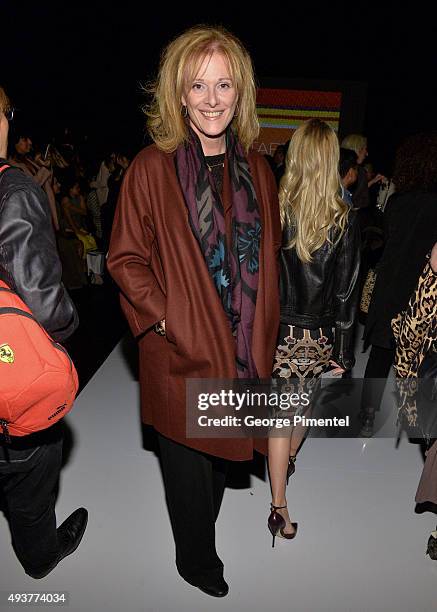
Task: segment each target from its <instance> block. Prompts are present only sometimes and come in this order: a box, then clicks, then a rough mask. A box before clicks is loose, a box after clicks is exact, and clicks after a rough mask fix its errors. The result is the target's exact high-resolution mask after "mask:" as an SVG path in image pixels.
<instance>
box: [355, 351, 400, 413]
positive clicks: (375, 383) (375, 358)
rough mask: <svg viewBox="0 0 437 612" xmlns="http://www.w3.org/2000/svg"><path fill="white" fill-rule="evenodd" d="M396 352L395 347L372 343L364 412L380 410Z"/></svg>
mask: <svg viewBox="0 0 437 612" xmlns="http://www.w3.org/2000/svg"><path fill="white" fill-rule="evenodd" d="M395 353H396V350H395V349H387V348H383V347H381V346H376V345H374V344H373V345H372V348H371V349H370V354H369V359H368V361H367V366H366V371H365V373H364V382H363V393H362V396H361V411H362V412H363V413H369V412H375V411H377V410H379V407H380V404H381V400H382V396H383V395H384V389H385V385H386V382H387V376H388V375H389V372H390V368H391V366H392V365H393V362H394V358H395Z"/></svg>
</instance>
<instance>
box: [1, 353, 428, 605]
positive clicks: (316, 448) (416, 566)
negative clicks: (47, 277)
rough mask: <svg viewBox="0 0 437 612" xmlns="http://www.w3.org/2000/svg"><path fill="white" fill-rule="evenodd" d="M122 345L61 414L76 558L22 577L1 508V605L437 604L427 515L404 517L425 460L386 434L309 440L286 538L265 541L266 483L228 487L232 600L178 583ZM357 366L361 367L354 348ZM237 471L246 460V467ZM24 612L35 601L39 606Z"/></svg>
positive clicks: (222, 534)
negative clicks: (84, 515)
mask: <svg viewBox="0 0 437 612" xmlns="http://www.w3.org/2000/svg"><path fill="white" fill-rule="evenodd" d="M124 355H125V350H123V345H122V344H120V345H119V346H118V347H117V348H116V349H115V350H114V351H113V353H112V354H111V355H110V357H109V358H108V360H107V361H106V362H105V364H104V365H103V366H102V367H101V369H100V370H99V371H98V372H97V373H96V374H95V376H94V378H93V379H92V380H91V382H90V383H89V384H88V385H87V387H86V388H85V389H84V391H83V392H82V393H81V395H80V397H79V399H78V400H77V405H76V407H75V410H74V411H73V412H72V413H71V415H70V416H69V417H68V423H69V426H70V427H71V429H72V433H73V436H74V447H73V451H72V454H71V456H70V458H69V462H68V464H67V466H66V468H65V469H64V471H63V473H62V485H61V491H60V495H59V500H58V505H57V513H58V520H59V522H61V521H62V520H64V518H65V517H66V516H68V514H70V512H71V511H72V510H74V509H75V508H76V507H78V506H81V505H83V506H86V507H87V508H88V510H89V515H90V518H89V526H88V529H87V532H86V534H85V538H84V540H83V542H82V543H81V545H80V547H79V549H78V550H77V552H76V553H75V554H74V555H72V556H70V557H68V558H67V559H65V560H64V561H63V562H62V563H61V564H60V565H59V566H58V567H57V568H56V569H55V570H54V571H53V572H52V574H50V575H49V576H48V577H47V578H46V579H44V580H41V581H34V580H32V579H31V578H28V577H27V576H26V575H24V573H23V572H22V569H21V566H20V565H19V563H18V561H17V560H16V558H15V556H14V554H13V552H12V549H11V547H10V540H9V531H8V528H7V525H6V522H5V521H4V519H3V517H2V516H0V568H1V569H0V592H1V593H0V597H1V603H0V609H1V610H3V609H5V610H8V609H11V610H12V609H13V607H12V606H11V605H9V604H7V597H6V595H7V593H11V592H42V591H49V592H54V591H58V592H59V591H67V592H68V593H69V598H70V600H69V606H68V610H69V611H70V612H78V611H83V612H89V611H90V612H91V611H100V610H102V611H103V610H104V611H105V612H112V611H114V612H185V611H186V612H204V611H206V610H208V611H209V610H211V611H214V610H229V611H231V610H232V611H233V612H245V611H250V612H267V611H268V612H286V611H288V610H293V611H295V612H307V611H308V612H328V611H329V612H331V611H332V612H346V611H351V612H370V611H371V612H377V611H378V612H379V611H384V612H391V611H396V612H422V611H427V612H428V611H431V610H436V609H437V580H436V579H437V562H435V561H431V560H430V559H429V558H428V557H425V548H426V541H427V538H428V534H429V532H430V531H431V530H432V529H433V528H435V522H436V521H435V517H434V516H433V515H431V514H423V515H417V514H415V513H414V494H415V490H416V487H417V482H418V478H419V474H420V471H421V468H422V459H421V456H420V453H419V449H418V447H417V446H414V445H411V444H409V443H408V441H407V440H405V439H403V440H401V442H400V445H399V446H398V448H396V447H395V441H394V440H393V439H389V438H375V439H371V440H369V441H366V442H364V441H363V440H359V439H308V440H307V442H306V443H305V445H304V447H303V449H302V452H301V453H300V455H299V458H298V464H297V469H296V474H295V475H294V476H293V482H292V485H291V488H290V489H289V493H288V497H289V504H290V507H291V508H292V517H293V520H297V521H298V522H299V532H298V535H297V537H296V539H295V540H292V541H286V540H279V541H277V545H276V546H275V548H274V549H272V548H271V536H270V534H269V532H268V531H267V528H266V519H267V516H268V505H269V489H268V483H267V482H266V481H265V480H262V479H261V478H260V477H259V476H254V475H250V479H249V484H248V486H247V488H228V489H227V490H226V492H225V497H224V501H223V506H222V509H221V513H220V517H219V520H218V523H217V547H218V552H219V554H220V556H221V558H222V559H223V561H224V563H225V577H226V579H227V580H228V582H229V585H230V592H229V595H228V596H227V597H226V598H224V599H221V600H216V599H213V598H211V597H208V596H207V595H204V594H203V593H201V592H200V591H199V590H197V589H195V588H193V587H191V586H189V585H188V584H186V583H185V582H184V581H183V580H182V579H181V578H180V577H179V576H178V574H177V572H176V569H175V566H174V546H173V541H172V536H171V530H170V525H169V521H168V515H167V510H166V506H165V502H164V494H163V487H162V482H161V476H160V471H159V466H158V462H157V459H156V456H155V455H154V453H153V452H150V451H145V450H143V448H142V439H141V430H140V423H139V410H138V389H137V383H136V382H135V380H134V377H133V375H132V373H131V370H130V368H129V367H128V365H127V363H126V359H125V356H124ZM358 357H359V362H358V365H357V367H356V374H357V375H359V374H360V373H361V372H362V371H363V366H364V357H363V356H362V355H358ZM247 465H248V468H249V467H250V464H247ZM34 609H42V608H40V607H36V608H34Z"/></svg>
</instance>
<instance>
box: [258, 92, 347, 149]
mask: <svg viewBox="0 0 437 612" xmlns="http://www.w3.org/2000/svg"><path fill="white" fill-rule="evenodd" d="M340 107H341V92H339V91H305V90H294V89H266V88H262V89H259V90H258V95H257V112H258V117H259V122H260V126H261V131H260V134H259V137H258V140H257V141H256V142H255V143H254V148H255V150H257V151H259V153H261V154H263V155H265V154H267V155H272V154H273V153H274V151H275V149H276V147H277V146H278V144H283V143H284V142H286V141H287V140H289V138H291V135H292V134H293V132H294V130H295V129H296V128H298V127H299V125H300V124H301V123H303V122H304V121H306V120H307V119H312V118H316V117H317V118H318V119H322V120H323V121H326V123H328V124H329V125H330V126H331V127H332V128H333V129H334V130H335V131H336V132H338V126H339V122H340Z"/></svg>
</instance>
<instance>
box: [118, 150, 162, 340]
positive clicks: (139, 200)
mask: <svg viewBox="0 0 437 612" xmlns="http://www.w3.org/2000/svg"><path fill="white" fill-rule="evenodd" d="M162 206H165V202H162ZM155 240H156V236H155V228H154V224H153V219H152V213H151V202H150V194H149V189H148V184H147V174H146V172H145V171H144V169H143V166H142V162H140V161H138V162H137V163H135V162H134V163H133V164H132V165H131V167H130V168H129V170H128V171H127V173H126V176H125V179H124V181H123V184H122V186H121V190H120V196H119V199H118V203H117V209H116V213H115V217H114V223H113V229H112V235H111V242H110V247H109V253H108V260H107V265H108V270H109V272H110V274H111V276H112V277H113V279H114V280H115V282H116V283H117V285H118V286H119V288H120V290H121V292H122V295H121V306H122V309H123V312H124V314H125V316H126V318H127V320H128V323H129V326H130V328H131V330H132V333H133V334H134V336H138V335H140V334H142V333H144V332H145V331H148V330H149V329H151V328H152V327H153V326H154V325H155V324H156V323H158V322H160V321H162V320H163V319H164V318H165V310H166V296H165V293H164V288H163V287H161V286H160V284H159V283H158V281H157V278H156V276H155V274H154V270H153V260H154V259H155V263H156V265H159V264H158V263H157V258H158V254H157V250H156V248H155V246H154V242H155Z"/></svg>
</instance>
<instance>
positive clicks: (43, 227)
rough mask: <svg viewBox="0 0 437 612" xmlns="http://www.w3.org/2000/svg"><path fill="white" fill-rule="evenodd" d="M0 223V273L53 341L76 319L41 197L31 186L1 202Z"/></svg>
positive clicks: (72, 327) (74, 324)
mask: <svg viewBox="0 0 437 612" xmlns="http://www.w3.org/2000/svg"><path fill="white" fill-rule="evenodd" d="M0 212H1V222H0V275H1V276H2V278H4V280H5V281H6V282H7V283H8V285H9V286H10V287H11V289H14V290H15V291H16V292H17V294H18V295H19V296H20V297H21V299H22V300H23V301H24V302H25V303H26V305H27V306H28V307H29V308H30V310H31V311H32V313H33V315H34V317H35V318H36V319H37V321H38V322H39V323H41V325H42V326H43V327H44V328H45V329H46V330H47V331H48V333H49V334H50V335H51V336H52V337H53V338H54V340H56V341H58V342H62V341H63V340H65V339H66V338H68V337H69V336H70V335H71V334H72V333H73V331H74V330H75V329H76V327H77V325H78V323H79V320H78V316H77V312H76V309H75V307H74V304H73V302H72V300H71V298H70V296H69V295H68V293H67V291H66V290H65V288H64V285H63V284H62V282H61V276H62V267H61V262H60V260H59V257H58V252H57V249H56V241H55V235H54V232H53V227H52V221H51V217H50V210H49V205H48V202H47V198H46V195H45V193H44V192H43V191H42V190H41V189H40V188H39V187H37V186H36V185H35V186H34V185H33V184H32V185H29V186H28V187H27V188H25V189H24V188H20V189H17V190H15V191H13V192H11V194H10V195H9V196H8V197H7V198H6V199H5V201H4V203H3V207H2V209H1V211H0Z"/></svg>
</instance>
